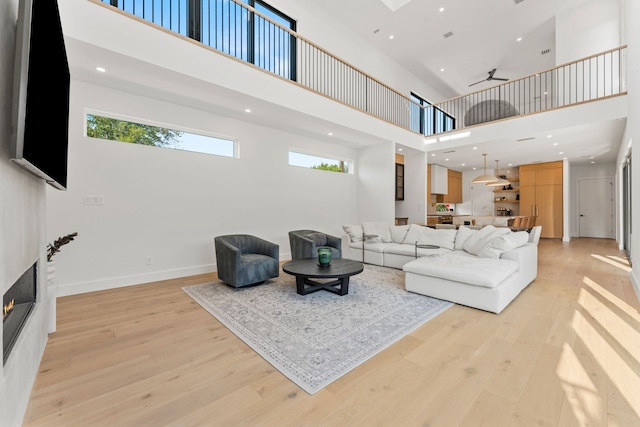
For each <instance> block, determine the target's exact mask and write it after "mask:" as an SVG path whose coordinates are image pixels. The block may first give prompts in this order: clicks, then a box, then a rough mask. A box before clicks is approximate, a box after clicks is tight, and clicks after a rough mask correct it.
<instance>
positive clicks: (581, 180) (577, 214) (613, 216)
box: [575, 175, 616, 239]
mask: <svg viewBox="0 0 640 427" xmlns="http://www.w3.org/2000/svg"><path fill="white" fill-rule="evenodd" d="M593 180H609V182H610V183H611V194H610V195H611V227H612V231H611V235H610V236H609V237H605V238H607V239H609V238H610V239H615V236H616V231H615V230H616V204H615V188H614V184H615V181H614V177H612V176H609V175H607V176H594V177H585V178H578V179H577V180H576V184H577V186H576V211H575V220H576V224H577V227H576V229H577V232H578V237H582V233H581V230H580V224H581V223H580V186H581V184H583V183H584V182H587V181H593Z"/></svg>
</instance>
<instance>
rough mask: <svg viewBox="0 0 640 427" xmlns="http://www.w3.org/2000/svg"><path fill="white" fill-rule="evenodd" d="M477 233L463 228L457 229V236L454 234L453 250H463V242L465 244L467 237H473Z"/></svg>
mask: <svg viewBox="0 0 640 427" xmlns="http://www.w3.org/2000/svg"><path fill="white" fill-rule="evenodd" d="M477 232H478V230H473V229H471V228H468V227H465V226H460V227H459V228H458V234H456V241H455V243H454V246H453V248H454V249H455V250H457V251H462V250H464V242H466V241H467V239H469V237H471V236H473V235H474V234H475V233H477Z"/></svg>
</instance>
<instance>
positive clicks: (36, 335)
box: [0, 0, 47, 427]
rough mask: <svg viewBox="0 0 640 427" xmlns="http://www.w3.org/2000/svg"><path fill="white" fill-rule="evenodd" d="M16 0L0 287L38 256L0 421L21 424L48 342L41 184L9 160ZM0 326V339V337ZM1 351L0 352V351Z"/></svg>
mask: <svg viewBox="0 0 640 427" xmlns="http://www.w3.org/2000/svg"><path fill="white" fill-rule="evenodd" d="M17 4H18V2H17V0H10V1H3V2H0V290H1V291H2V292H1V293H2V294H4V293H5V292H6V291H7V289H9V287H11V286H12V285H13V284H14V283H15V282H16V280H18V278H19V277H20V276H21V275H22V274H23V273H24V272H25V271H26V270H27V269H28V268H29V267H31V266H32V265H33V263H35V262H36V261H40V263H39V270H38V272H37V274H38V277H39V284H38V292H39V293H38V299H37V301H36V305H35V307H34V309H33V311H32V313H31V315H30V316H29V318H28V320H27V323H26V324H25V326H24V328H23V330H22V332H21V334H20V337H19V338H18V341H17V342H16V343H15V344H14V347H13V350H12V352H11V354H10V355H9V359H8V360H7V363H6V364H4V365H0V414H1V415H0V424H2V425H3V426H8V427H15V426H19V425H21V424H22V418H23V415H24V411H25V410H26V407H27V403H28V401H29V395H30V393H31V387H32V386H33V382H34V380H35V377H36V373H37V372H38V366H39V365H40V359H41V358H42V353H43V351H44V347H45V344H46V342H47V324H46V319H47V313H46V311H47V304H46V299H47V289H46V286H44V285H45V282H46V280H45V278H46V275H45V274H44V273H43V271H44V268H43V264H44V263H45V262H46V258H45V247H46V241H45V204H46V199H45V185H46V184H45V183H44V181H42V180H40V179H38V178H36V177H34V176H33V175H31V174H29V173H27V172H25V171H23V170H22V169H19V168H17V167H16V166H14V165H13V164H11V163H10V162H9V152H10V150H9V147H10V129H11V125H10V123H11V108H12V94H13V63H14V46H15V35H16V19H17V16H18V12H17ZM2 334H3V333H2V331H1V330H0V338H1V337H2ZM3 356H4V355H3Z"/></svg>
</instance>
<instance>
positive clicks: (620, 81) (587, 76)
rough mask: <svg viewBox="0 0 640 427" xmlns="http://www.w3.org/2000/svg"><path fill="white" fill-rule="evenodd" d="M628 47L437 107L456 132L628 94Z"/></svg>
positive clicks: (461, 97)
mask: <svg viewBox="0 0 640 427" xmlns="http://www.w3.org/2000/svg"><path fill="white" fill-rule="evenodd" d="M625 53H626V46H622V47H619V48H615V49H611V50H608V51H606V52H602V53H598V54H596V55H592V56H589V57H587V58H583V59H580V60H577V61H574V62H570V63H568V64H564V65H560V66H558V67H555V68H552V69H550V70H547V71H542V72H540V73H536V74H533V75H530V76H527V77H523V78H520V79H517V80H512V81H509V82H507V83H503V84H500V85H498V86H494V87H491V88H489V89H486V90H482V91H478V92H474V93H471V94H467V95H463V96H460V97H457V98H454V99H450V100H448V101H444V102H440V103H437V104H435V105H434V106H435V107H438V108H440V109H442V110H443V111H446V112H447V113H448V114H450V115H451V116H453V117H457V118H458V122H457V129H461V128H464V127H467V126H473V125H477V124H480V123H486V122H490V121H494V120H500V119H506V118H509V117H514V116H518V115H525V114H532V113H538V112H541V111H547V110H552V109H555V108H561V107H566V106H569V105H576V104H581V103H584V102H589V101H593V100H597V99H603V98H608V97H611V96H616V95H620V94H623V93H625V92H626V82H625V71H624V70H625Z"/></svg>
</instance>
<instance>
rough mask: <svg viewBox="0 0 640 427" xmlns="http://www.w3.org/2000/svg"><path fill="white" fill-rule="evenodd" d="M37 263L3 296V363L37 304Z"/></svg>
mask: <svg viewBox="0 0 640 427" xmlns="http://www.w3.org/2000/svg"><path fill="white" fill-rule="evenodd" d="M37 264H38V263H37V262H36V263H35V264H33V265H32V266H31V267H30V268H29V269H28V270H27V271H25V272H24V274H23V275H22V276H20V278H19V279H18V281H17V282H16V283H14V284H13V286H11V287H10V288H9V289H8V290H7V292H5V294H4V295H3V296H2V307H3V310H2V350H3V352H2V354H3V357H2V363H3V365H4V364H5V363H6V362H7V358H8V357H9V354H10V353H11V350H12V349H13V345H14V344H15V343H16V341H17V340H18V337H19V336H20V332H21V331H22V327H23V326H24V324H25V323H26V322H27V318H28V317H29V314H31V311H32V310H33V306H34V305H35V304H36V289H37V283H38V282H37V280H36V279H37V277H36V271H37Z"/></svg>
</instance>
